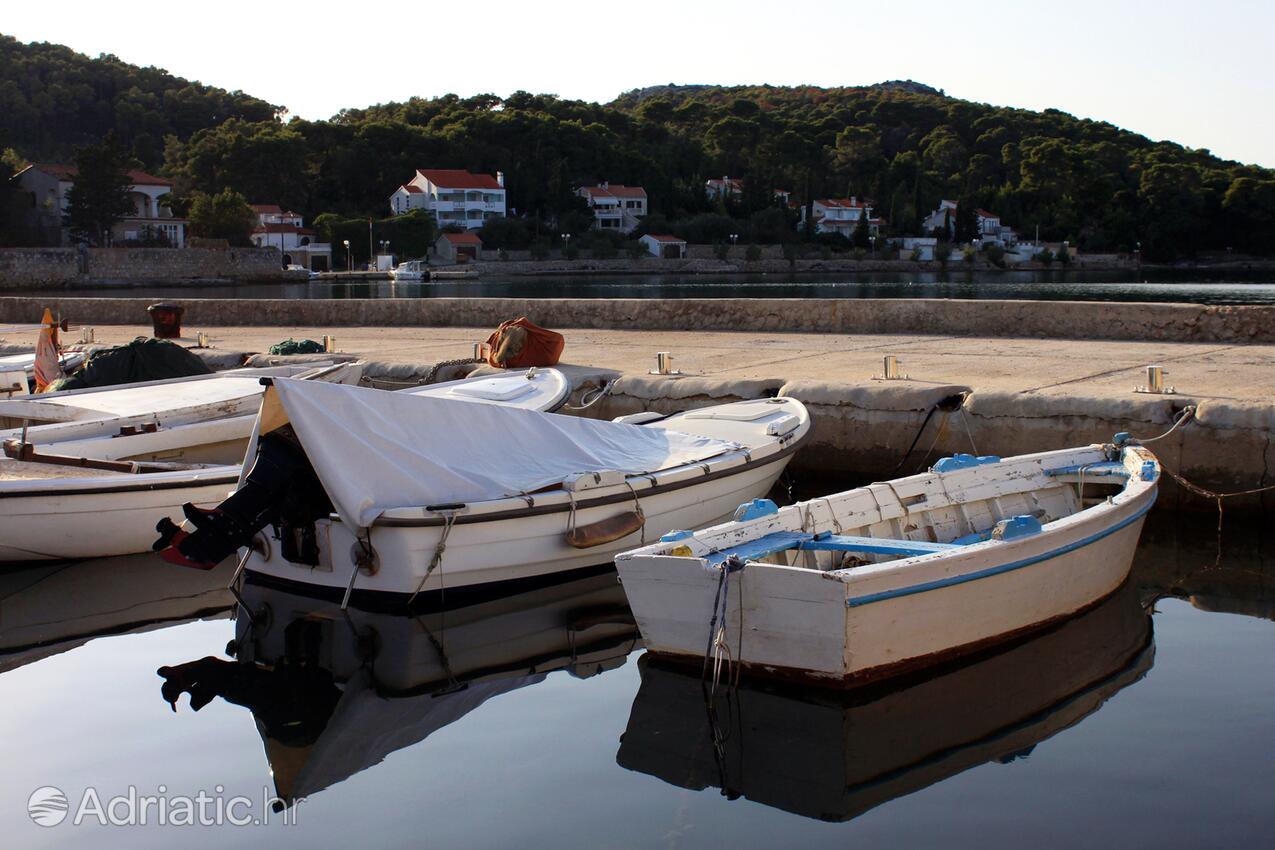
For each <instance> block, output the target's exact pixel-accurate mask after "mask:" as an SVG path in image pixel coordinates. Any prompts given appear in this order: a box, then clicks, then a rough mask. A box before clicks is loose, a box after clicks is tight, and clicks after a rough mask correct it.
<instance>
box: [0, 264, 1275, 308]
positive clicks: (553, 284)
mask: <svg viewBox="0 0 1275 850" xmlns="http://www.w3.org/2000/svg"><path fill="white" fill-rule="evenodd" d="M0 294H5V293H0ZM7 294H29V293H22V292H11V293H7ZM74 294H75V295H86V296H121V295H128V296H134V297H154V298H177V297H192V296H197V297H203V298H390V297H398V298H437V297H456V296H471V297H547V298H548V297H554V298H1025V299H1030V300H1080V301H1177V302H1193V303H1205V304H1273V303H1275V274H1272V273H1271V272H1260V273H1257V272H1255V273H1243V272H1234V271H1228V272H1226V273H1225V274H1219V275H1216V276H1214V277H1207V276H1202V275H1201V273H1200V272H1198V271H1191V272H1168V271H1151V270H1148V271H1146V272H1144V273H1142V274H1141V275H1140V276H1138V277H1137V278H1136V279H1135V278H1134V277H1132V276H1131V274H1130V273H1129V272H1063V271H1049V272H1040V271H1036V272H1030V271H1023V272H1000V273H997V274H994V275H993V274H987V273H983V274H975V273H972V272H962V271H952V272H947V273H941V274H940V273H924V274H898V273H875V274H856V275H853V276H847V277H839V276H836V275H810V274H806V275H800V274H773V275H624V276H586V275H575V276H557V277H551V276H545V277H497V276H492V277H485V278H483V279H481V280H475V281H470V282H450V283H446V282H440V283H434V284H420V283H414V284H408V283H393V282H390V281H369V282H357V283H341V282H328V281H322V282H318V281H316V282H314V283H309V284H252V283H245V284H240V285H238V286H189V285H185V286H183V285H180V284H174V285H172V286H153V285H151V286H145V287H138V288H121V287H111V288H99V289H93V290H75V291H74Z"/></svg>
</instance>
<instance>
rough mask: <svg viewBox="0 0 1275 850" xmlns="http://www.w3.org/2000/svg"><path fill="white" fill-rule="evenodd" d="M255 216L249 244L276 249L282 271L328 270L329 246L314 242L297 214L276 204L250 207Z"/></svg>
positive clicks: (311, 234) (311, 232)
mask: <svg viewBox="0 0 1275 850" xmlns="http://www.w3.org/2000/svg"><path fill="white" fill-rule="evenodd" d="M252 211H253V212H254V213H256V214H257V226H256V228H254V229H253V231H252V235H251V237H250V238H251V239H252V244H254V245H256V246H257V247H258V248H278V249H279V253H280V254H282V255H283V257H282V263H283V266H284V268H287V267H288V266H304V267H305V268H307V269H309V270H310V271H316V272H325V271H328V270H330V269H331V268H332V246H331V245H330V244H328V243H327V242H319V241H317V240H316V236H317V235H318V234H316V233H315V232H314V231H313V230H311V229H310V228H308V227H305V226H303V220H302V217H301V215H300V214H299V213H294V212H291V211H289V210H284V209H283V208H282V207H280V206H279V205H278V204H252Z"/></svg>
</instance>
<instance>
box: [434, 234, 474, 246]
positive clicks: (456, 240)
mask: <svg viewBox="0 0 1275 850" xmlns="http://www.w3.org/2000/svg"><path fill="white" fill-rule="evenodd" d="M443 238H444V239H446V240H447V241H448V242H450V243H452V244H453V245H477V246H478V247H480V248H481V247H482V244H483V240H481V239H479V238H478V237H477V236H476V235H474V234H473V233H444V234H443Z"/></svg>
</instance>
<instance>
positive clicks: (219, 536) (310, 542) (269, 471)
mask: <svg viewBox="0 0 1275 850" xmlns="http://www.w3.org/2000/svg"><path fill="white" fill-rule="evenodd" d="M331 511H332V503H331V501H330V500H329V499H328V497H327V494H326V493H325V492H324V490H323V485H322V484H320V483H319V480H318V477H317V476H316V475H315V474H314V470H313V468H311V466H310V462H309V460H308V459H307V458H306V456H305V452H304V451H302V449H301V446H300V445H299V444H298V443H297V439H296V435H295V434H294V433H293V432H292V429H291V428H290V427H288V426H284V427H282V428H279V429H277V430H275V431H272V432H271V433H269V434H267V435H265V436H264V437H261V438H260V439H259V440H258V442H257V457H256V459H255V460H254V461H253V464H252V469H251V470H250V471H249V472H248V475H247V477H246V478H245V479H244V482H243V484H241V485H240V487H239V489H237V490H236V491H235V492H234V493H231V494H230V496H229V497H228V498H227V499H226V500H225V501H224V502H222V503H221V504H220V505H218V506H217V507H216V508H213V509H212V510H205V509H203V508H198V507H196V506H195V505H193V504H191V503H189V502H187V503H186V504H185V505H182V513H183V514H185V516H186V520H187V522H188V523H189V525H190V526H192V527H193V528H194V530H193V531H187V530H186V529H184V528H181V527H179V526H177V524H176V523H174V522H173V521H172V520H171V519H169V518H168V517H165V518H164V519H162V520H160V521H159V524H158V525H156V526H155V530H156V531H157V532H159V535H160V536H159V539H158V540H156V541H155V543H154V544H153V547H152V548H154V549H155V550H156V551H158V552H159V553H160V557H162V558H163V559H164V560H165V561H168V562H170V563H173V564H179V565H181V566H184V567H193V568H195V569H200V570H210V569H212V568H213V567H215V566H217V564H219V563H220V562H221V561H222V560H224V559H225V558H226V557H227V556H228V555H231V554H233V553H234V552H235V550H237V549H239V548H240V547H242V546H248V545H250V544H251V542H252V538H253V536H254V535H255V534H256V533H257V532H258V531H260V530H261V529H263V528H265V527H266V526H267V525H272V524H273V525H275V526H276V527H277V528H278V529H279V530H280V532H281V536H282V537H283V554H284V556H285V557H286V558H288V560H290V561H294V562H297V563H310V564H316V563H317V562H318V545H317V541H316V536H315V532H314V521H315V520H316V519H318V518H320V517H324V516H327V515H328V514H329V513H330V512H331Z"/></svg>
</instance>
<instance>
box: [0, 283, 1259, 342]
mask: <svg viewBox="0 0 1275 850" xmlns="http://www.w3.org/2000/svg"><path fill="white" fill-rule="evenodd" d="M152 300H153V299H146V298H76V297H68V296H63V295H57V294H53V293H49V294H46V295H39V296H29V297H26V296H12V297H5V298H0V321H4V322H33V321H38V320H39V317H40V315H41V312H42V311H43V309H44V308H45V307H51V308H54V309H55V310H57V311H58V312H59V313H60V314H61V315H62V316H66V317H68V318H69V319H70V320H71V321H73V322H76V323H97V324H136V323H138V322H144V321H145V316H146V306H147V305H148V304H149V303H151V301H152ZM170 300H173V299H170ZM175 300H177V301H178V302H179V303H181V304H182V305H183V306H184V307H185V308H186V316H185V319H184V322H185V324H186V325H187V326H189V327H195V326H199V325H204V326H235V325H278V326H298V325H299V326H303V327H311V328H315V329H322V328H332V327H343V326H344V327H358V326H378V325H384V326H407V327H477V328H494V327H496V326H497V325H498V324H500V323H501V322H502V321H505V320H507V319H513V318H517V317H519V316H527V317H529V318H530V319H531V320H532V321H534V322H536V323H537V324H540V325H543V326H545V327H548V328H555V329H564V328H598V329H607V328H614V329H629V330H680V331H686V330H701V331H758V332H789V333H841V334H855V333H871V334H891V333H899V334H925V335H931V336H986V337H1019V338H1037V339H1111V340H1162V341H1172V342H1228V343H1271V342H1275V306H1231V305H1221V306H1207V305H1200V304H1142V303H1113V302H1104V303H1097V302H1073V301H975V300H968V301H966V300H944V299H894V298H883V299H873V298H863V299H827V300H816V299H797V298H715V299H709V298H685V299H665V300H660V299H602V298H371V299H349V300H345V299H317V298H316V299H295V300H285V299H249V298H244V299H200V298H184V299H175ZM33 317H34V318H33Z"/></svg>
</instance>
